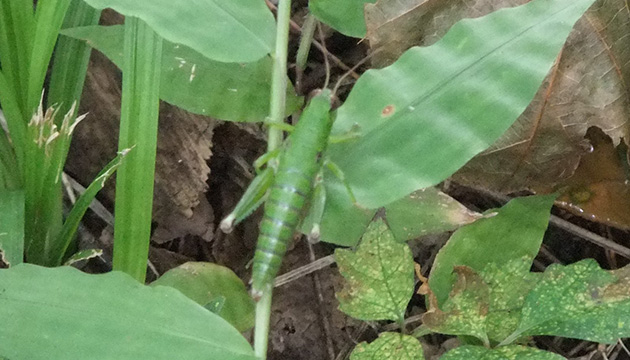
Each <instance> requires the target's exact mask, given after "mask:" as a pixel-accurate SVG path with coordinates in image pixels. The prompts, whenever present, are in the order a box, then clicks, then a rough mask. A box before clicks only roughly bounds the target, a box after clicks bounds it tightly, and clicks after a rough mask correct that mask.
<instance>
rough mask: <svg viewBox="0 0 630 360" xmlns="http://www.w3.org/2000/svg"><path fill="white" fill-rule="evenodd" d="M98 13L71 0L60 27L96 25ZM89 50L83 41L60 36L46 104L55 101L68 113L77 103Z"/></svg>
mask: <svg viewBox="0 0 630 360" xmlns="http://www.w3.org/2000/svg"><path fill="white" fill-rule="evenodd" d="M100 17H101V12H100V11H97V10H95V9H94V8H92V7H91V6H89V5H87V4H86V3H85V2H84V1H83V0H71V1H70V7H69V8H68V12H67V13H66V17H65V19H64V21H63V25H62V28H63V29H67V28H73V27H76V26H88V25H96V24H98V20H99V18H100ZM91 52H92V49H90V47H89V46H88V45H87V44H85V43H84V42H83V41H79V40H76V39H71V38H68V37H61V38H59V40H58V41H57V47H56V50H55V55H54V58H53V68H52V71H51V78H50V85H49V89H48V103H49V104H58V106H59V111H60V112H61V113H64V114H65V113H67V112H68V111H69V110H70V108H71V106H72V104H73V103H74V102H75V101H76V102H77V103H79V102H80V99H81V93H82V92H83V83H84V82H85V75H86V73H87V68H88V64H89V62H90V61H89V60H90V53H91Z"/></svg>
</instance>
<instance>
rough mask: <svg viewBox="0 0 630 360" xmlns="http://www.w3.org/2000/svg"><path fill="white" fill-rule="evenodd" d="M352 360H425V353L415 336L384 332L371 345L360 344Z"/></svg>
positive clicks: (351, 357) (351, 356)
mask: <svg viewBox="0 0 630 360" xmlns="http://www.w3.org/2000/svg"><path fill="white" fill-rule="evenodd" d="M350 360H424V353H423V352H422V346H421V345H420V342H419V341H418V339H416V338H414V337H413V336H409V335H403V334H399V333H392V332H384V333H382V334H380V335H379V336H378V339H376V340H374V341H373V342H372V343H370V344H366V343H365V342H362V343H359V344H358V345H357V346H356V347H355V348H354V350H353V351H352V354H350Z"/></svg>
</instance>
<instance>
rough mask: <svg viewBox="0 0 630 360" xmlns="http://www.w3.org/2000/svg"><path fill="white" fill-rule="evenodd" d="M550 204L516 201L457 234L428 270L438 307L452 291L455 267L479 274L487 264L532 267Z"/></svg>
mask: <svg viewBox="0 0 630 360" xmlns="http://www.w3.org/2000/svg"><path fill="white" fill-rule="evenodd" d="M553 201H554V196H532V197H524V198H517V199H514V200H512V201H510V202H509V203H508V204H507V205H505V206H504V207H502V208H501V209H498V210H496V215H495V216H492V217H488V218H485V219H480V220H477V221H476V222H475V223H473V224H471V225H468V226H465V227H463V228H461V229H459V230H457V231H456V232H455V233H454V234H453V236H452V237H451V238H450V239H449V241H448V243H447V244H446V245H445V246H444V247H443V248H442V249H441V250H440V252H439V253H438V255H437V257H436V258H435V262H434V264H433V268H432V269H431V276H430V277H429V285H430V286H431V289H432V290H433V293H434V294H435V296H436V298H437V300H438V304H442V303H444V301H445V300H446V298H447V297H448V293H449V292H450V291H451V287H452V285H453V283H454V282H455V275H454V274H453V273H452V272H453V268H454V267H455V266H459V265H466V266H469V267H470V268H472V269H473V270H475V271H476V272H479V271H481V270H483V269H484V267H485V266H486V265H487V264H488V263H497V264H501V263H508V262H510V261H512V260H514V259H521V258H523V257H526V258H527V259H529V264H530V265H531V262H532V261H533V259H534V257H535V256H536V254H537V253H538V249H539V248H540V244H541V243H542V238H543V234H544V233H545V230H546V229H547V223H548V221H549V211H550V209H551V206H552V205H553ZM490 212H493V211H489V212H488V213H490Z"/></svg>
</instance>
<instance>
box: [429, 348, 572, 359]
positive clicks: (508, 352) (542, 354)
mask: <svg viewBox="0 0 630 360" xmlns="http://www.w3.org/2000/svg"><path fill="white" fill-rule="evenodd" d="M562 359H565V358H564V357H562V356H560V355H557V354H554V353H550V352H548V351H543V350H539V349H536V348H532V347H527V346H520V345H512V346H502V347H498V348H496V349H488V348H485V347H483V346H473V345H465V346H460V347H458V348H455V349H453V350H451V351H449V352H447V353H446V354H444V355H442V357H440V360H562Z"/></svg>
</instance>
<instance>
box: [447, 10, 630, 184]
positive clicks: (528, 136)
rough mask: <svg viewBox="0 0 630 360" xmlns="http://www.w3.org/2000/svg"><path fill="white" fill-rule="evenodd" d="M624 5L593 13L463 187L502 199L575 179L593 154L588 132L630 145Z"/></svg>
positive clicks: (629, 43)
mask: <svg viewBox="0 0 630 360" xmlns="http://www.w3.org/2000/svg"><path fill="white" fill-rule="evenodd" d="M624 1H625V0H607V1H605V0H600V1H598V2H597V3H596V4H595V5H594V6H593V7H592V8H591V10H589V12H587V14H586V16H585V17H583V18H582V19H581V20H580V21H579V22H578V24H577V25H576V28H575V29H574V31H573V32H572V34H571V35H570V37H569V39H568V40H567V45H566V46H565V48H564V50H563V52H562V54H561V55H560V57H559V58H560V61H559V62H558V63H557V64H556V65H555V66H554V68H553V69H552V71H551V73H550V75H549V76H548V78H547V79H546V81H545V83H544V84H543V86H542V87H541V89H540V90H539V92H538V94H537V96H536V97H535V99H534V101H533V102H532V103H531V105H530V106H529V108H528V109H527V110H525V112H524V113H523V115H522V116H521V117H520V118H519V119H518V120H517V121H516V123H515V124H514V125H513V126H512V127H511V128H510V129H509V130H508V131H507V132H506V133H505V134H504V135H503V136H502V137H501V138H500V139H499V140H498V141H497V142H496V143H495V144H494V145H493V146H492V147H491V148H490V149H488V150H487V151H485V152H484V153H482V154H480V155H478V156H477V157H476V158H474V159H473V160H472V161H471V162H469V163H468V165H466V166H465V167H464V168H463V169H462V170H461V171H459V172H458V173H457V174H456V176H455V179H456V180H458V181H460V182H463V183H465V184H468V185H474V186H481V187H484V188H488V189H492V190H496V191H502V192H513V191H518V190H523V189H533V188H537V187H545V186H552V185H554V184H557V183H558V182H559V181H561V180H563V179H566V178H567V177H569V176H571V174H573V172H574V171H575V168H576V167H577V165H578V163H579V160H580V157H581V156H582V155H584V154H586V153H587V151H588V149H589V148H590V146H589V145H588V143H586V142H585V141H584V139H583V137H584V135H585V134H586V131H587V129H588V128H589V127H591V126H597V127H599V128H601V129H602V130H603V131H604V132H605V133H606V134H607V135H609V136H610V137H611V138H612V139H613V141H614V143H615V144H618V143H619V142H620V140H621V138H625V139H626V141H627V140H628V139H629V136H628V119H630V92H629V91H630V89H629V88H628V84H629V83H630V36H629V35H628V34H630V9H628V7H627V4H626V3H624Z"/></svg>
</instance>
